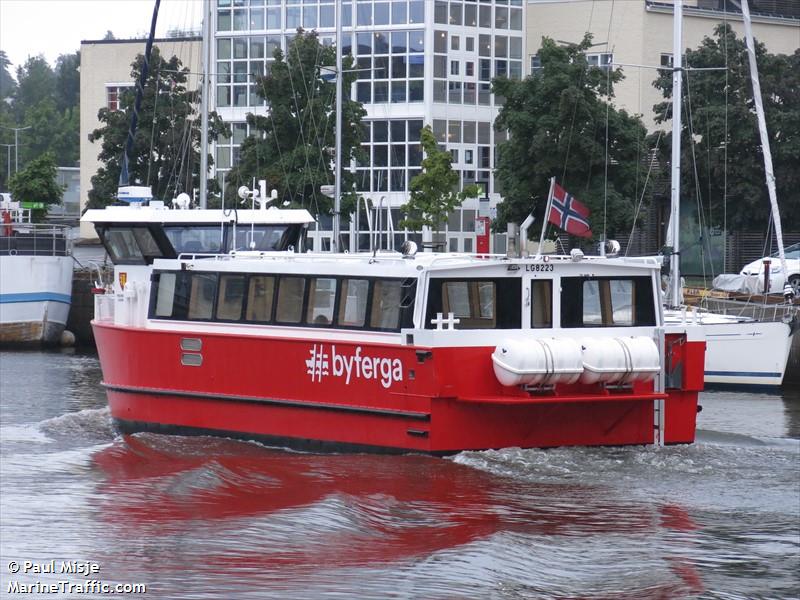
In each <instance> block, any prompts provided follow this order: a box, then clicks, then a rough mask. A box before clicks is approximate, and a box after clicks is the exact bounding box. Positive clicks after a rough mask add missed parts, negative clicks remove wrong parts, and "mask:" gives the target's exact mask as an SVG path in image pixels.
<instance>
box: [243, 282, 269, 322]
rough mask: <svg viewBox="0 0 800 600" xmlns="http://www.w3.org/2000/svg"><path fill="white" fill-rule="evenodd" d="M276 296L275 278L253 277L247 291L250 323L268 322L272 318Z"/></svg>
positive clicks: (247, 317)
mask: <svg viewBox="0 0 800 600" xmlns="http://www.w3.org/2000/svg"><path fill="white" fill-rule="evenodd" d="M274 295H275V278H274V277H269V276H265V275H251V276H250V283H249V286H248V289H247V314H246V317H245V318H246V319H247V320H248V321H261V322H267V321H269V320H270V319H271V318H272V299H273V297H274Z"/></svg>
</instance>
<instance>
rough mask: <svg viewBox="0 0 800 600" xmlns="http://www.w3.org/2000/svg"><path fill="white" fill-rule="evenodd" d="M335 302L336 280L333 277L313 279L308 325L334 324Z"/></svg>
mask: <svg viewBox="0 0 800 600" xmlns="http://www.w3.org/2000/svg"><path fill="white" fill-rule="evenodd" d="M335 301H336V279H334V278H333V277H315V278H313V279H312V280H311V283H310V286H309V294H308V309H307V310H306V323H308V324H309V325H321V326H323V325H330V324H331V323H333V304H334V302H335Z"/></svg>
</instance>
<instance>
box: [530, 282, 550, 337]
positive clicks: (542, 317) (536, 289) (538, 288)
mask: <svg viewBox="0 0 800 600" xmlns="http://www.w3.org/2000/svg"><path fill="white" fill-rule="evenodd" d="M552 326H553V281H552V280H551V279H534V280H532V281H531V327H533V328H535V329H538V328H549V327H552Z"/></svg>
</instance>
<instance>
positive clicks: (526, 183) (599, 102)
mask: <svg viewBox="0 0 800 600" xmlns="http://www.w3.org/2000/svg"><path fill="white" fill-rule="evenodd" d="M591 40H592V37H591V35H589V34H587V35H586V36H585V37H584V39H583V41H582V42H581V43H580V44H571V45H567V46H560V45H558V44H556V43H555V42H554V41H553V40H551V39H549V38H546V37H545V38H543V40H542V47H541V49H540V50H539V58H540V60H541V66H542V68H541V70H539V71H538V72H536V73H534V74H533V75H531V76H529V77H527V78H526V79H524V80H522V81H512V80H509V79H505V78H499V79H495V80H494V81H493V83H492V86H493V91H494V93H495V94H497V95H498V96H502V97H504V98H505V104H504V106H503V108H502V109H501V110H500V113H499V114H498V117H497V119H496V121H495V128H496V129H497V130H500V131H502V130H508V132H509V139H508V140H507V141H506V142H503V143H501V144H500V145H499V147H498V158H497V164H496V171H495V179H496V181H497V182H498V187H500V188H501V190H502V194H503V195H504V197H505V201H504V202H503V203H502V204H500V205H499V207H498V225H500V226H501V227H502V226H504V225H505V223H507V222H509V221H511V222H517V223H519V222H521V221H522V220H524V218H525V217H526V216H527V214H528V213H530V212H531V211H532V210H533V211H534V213H535V215H536V220H537V222H538V223H542V222H543V221H544V210H545V205H546V203H547V193H548V190H549V185H550V184H549V179H550V178H551V177H553V176H555V177H557V179H558V182H559V183H560V184H561V185H562V186H563V187H564V188H565V189H567V190H569V191H570V192H571V193H572V194H574V195H575V196H576V197H578V198H579V199H580V201H581V202H583V203H584V204H586V205H587V206H588V207H589V208H590V210H591V211H592V215H591V217H590V222H591V223H592V225H593V231H594V232H595V233H597V234H599V233H602V230H603V227H602V223H603V221H604V212H605V220H606V222H607V233H608V234H609V235H613V234H615V233H617V232H623V231H624V232H627V231H628V230H629V228H630V225H631V224H632V221H633V216H634V212H635V208H636V203H637V201H638V198H637V191H638V189H639V181H638V176H639V175H638V174H639V168H638V165H639V161H640V158H641V157H642V156H644V155H645V152H646V148H645V146H644V140H645V136H646V130H645V127H644V125H643V124H642V122H641V120H640V119H639V118H638V117H636V116H632V115H630V114H628V113H627V112H626V111H625V110H618V109H617V108H615V107H614V106H613V105H612V104H610V102H611V99H612V98H613V92H614V88H613V86H614V83H616V82H618V81H620V80H621V79H622V73H621V72H620V71H619V70H612V71H605V70H603V69H600V68H597V67H593V66H589V64H588V62H587V60H586V57H585V52H586V51H587V50H588V49H589V48H590V47H591ZM606 131H608V135H606ZM606 140H608V141H607V142H606ZM606 143H607V145H608V160H606ZM606 169H607V172H608V185H607V200H606V201H605V202H604V198H605V197H606V183H605V174H606ZM642 178H643V177H642ZM604 206H605V211H604Z"/></svg>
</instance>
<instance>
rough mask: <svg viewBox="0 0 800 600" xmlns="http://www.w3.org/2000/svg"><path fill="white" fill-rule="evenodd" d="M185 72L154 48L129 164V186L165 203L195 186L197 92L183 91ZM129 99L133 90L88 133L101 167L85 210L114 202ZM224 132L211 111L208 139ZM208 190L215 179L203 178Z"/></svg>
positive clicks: (135, 73)
mask: <svg viewBox="0 0 800 600" xmlns="http://www.w3.org/2000/svg"><path fill="white" fill-rule="evenodd" d="M143 62H144V56H143V55H141V54H140V55H138V56H137V57H136V60H135V61H134V62H133V64H132V65H131V66H132V70H131V80H132V81H138V80H139V76H140V73H141V69H142V64H143ZM188 71H189V70H188V69H187V68H184V67H183V65H182V64H181V61H180V59H179V58H178V57H176V56H173V57H172V58H170V59H169V60H165V59H164V58H163V57H162V56H161V54H160V52H159V50H158V48H157V47H156V46H154V47H153V50H152V54H151V56H150V71H149V74H148V77H147V81H146V83H145V90H144V96H143V98H142V105H141V108H140V110H139V124H138V128H137V130H136V134H135V136H134V143H133V150H132V152H131V153H130V155H129V156H128V160H129V163H128V164H129V173H130V179H131V183H132V185H134V184H135V185H144V186H150V188H151V190H152V192H153V197H154V198H162V199H167V200H169V199H171V198H174V197H175V196H176V195H177V194H178V193H180V192H187V193H189V194H190V195H191V193H192V191H193V190H194V189H195V188H197V187H198V186H199V181H200V127H199V124H200V115H199V114H198V110H197V105H196V103H197V101H198V100H199V93H198V92H197V91H196V90H190V89H188V88H187V87H186V86H187V79H188ZM134 100H135V91H134V88H131V89H130V90H128V91H126V92H125V93H123V94H122V98H121V101H120V102H121V107H122V108H121V110H111V109H108V108H101V109H100V112H99V113H98V119H99V120H100V122H101V123H103V125H102V127H100V128H99V129H95V130H94V131H93V132H92V133H90V134H89V140H90V141H91V142H101V149H100V153H99V155H98V157H99V158H100V161H101V162H102V163H103V166H101V167H100V169H98V171H97V173H96V174H95V175H94V176H93V177H92V189H91V190H89V203H88V206H89V208H101V207H103V206H106V205H108V204H110V203H111V202H113V201H114V199H115V198H116V195H117V187H118V184H119V174H120V169H121V165H122V155H123V151H124V148H125V144H126V141H127V137H128V128H129V126H130V122H131V114H132V113H133V104H134ZM226 132H227V126H226V125H224V124H223V123H222V121H221V119H219V117H218V116H217V115H216V113H211V115H210V116H209V139H212V140H213V139H216V138H217V136H218V135H220V134H222V133H226ZM211 164H212V161H211V157H210V156H209V165H211ZM134 182H135V183H134ZM208 189H209V191H215V190H217V189H218V186H217V184H216V180H215V179H209V180H208Z"/></svg>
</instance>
